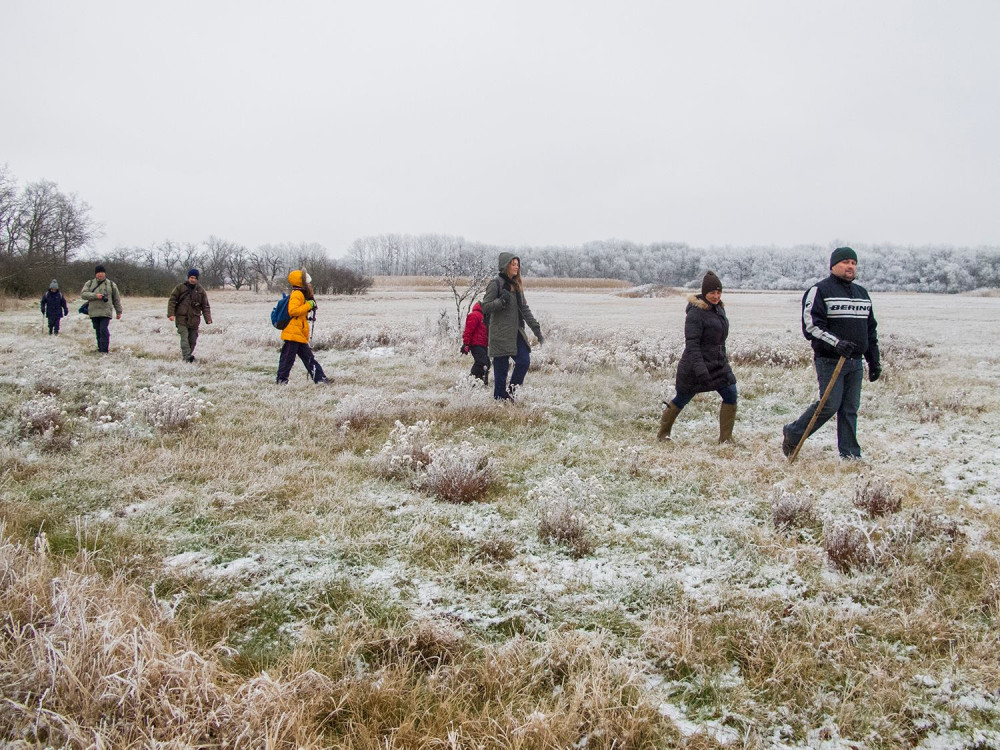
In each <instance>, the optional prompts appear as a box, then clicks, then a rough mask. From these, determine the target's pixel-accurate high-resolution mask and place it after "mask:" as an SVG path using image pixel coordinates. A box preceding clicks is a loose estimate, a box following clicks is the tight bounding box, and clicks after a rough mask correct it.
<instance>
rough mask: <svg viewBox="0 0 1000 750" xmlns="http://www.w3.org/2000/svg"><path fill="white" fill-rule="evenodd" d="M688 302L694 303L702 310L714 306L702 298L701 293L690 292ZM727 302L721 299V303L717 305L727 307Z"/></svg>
mask: <svg viewBox="0 0 1000 750" xmlns="http://www.w3.org/2000/svg"><path fill="white" fill-rule="evenodd" d="M688 304H689V305H694V306H695V307H698V308H700V309H702V310H710V309H711V308H712V305H711V303H709V302H706V301H705V300H703V299H702V298H701V295H700V294H690V295H688ZM725 306H726V305H725V303H724V302H723V301H722V300H721V299H720V300H719V304H718V305H716V307H725Z"/></svg>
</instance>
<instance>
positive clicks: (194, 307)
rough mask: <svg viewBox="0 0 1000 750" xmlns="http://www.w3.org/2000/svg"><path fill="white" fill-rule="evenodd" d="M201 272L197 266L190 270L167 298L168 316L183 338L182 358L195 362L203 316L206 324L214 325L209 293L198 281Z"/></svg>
mask: <svg viewBox="0 0 1000 750" xmlns="http://www.w3.org/2000/svg"><path fill="white" fill-rule="evenodd" d="M200 275H201V274H200V273H199V272H198V269H197V268H192V269H191V270H189V271H188V275H187V281H185V282H184V283H182V284H178V285H177V286H175V287H174V290H173V291H172V292H171V293H170V299H168V300H167V318H168V319H170V320H172V321H173V322H174V324H175V325H176V326H177V334H178V335H179V336H180V338H181V359H183V360H184V361H185V362H194V347H195V345H196V344H197V343H198V327H199V326H200V325H201V319H202V317H204V318H205V325H209V326H210V325H212V306H211V305H210V304H209V303H208V294H206V292H205V289H204V287H202V285H201V284H199V283H198V278H199V277H200Z"/></svg>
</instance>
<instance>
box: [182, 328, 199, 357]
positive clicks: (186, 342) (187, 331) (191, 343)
mask: <svg viewBox="0 0 1000 750" xmlns="http://www.w3.org/2000/svg"><path fill="white" fill-rule="evenodd" d="M177 334H178V335H179V336H180V337H181V359H191V355H193V354H194V347H195V345H196V344H197V343H198V327H197V326H195V327H194V328H188V327H187V326H184V325H181V324H180V323H178V324H177Z"/></svg>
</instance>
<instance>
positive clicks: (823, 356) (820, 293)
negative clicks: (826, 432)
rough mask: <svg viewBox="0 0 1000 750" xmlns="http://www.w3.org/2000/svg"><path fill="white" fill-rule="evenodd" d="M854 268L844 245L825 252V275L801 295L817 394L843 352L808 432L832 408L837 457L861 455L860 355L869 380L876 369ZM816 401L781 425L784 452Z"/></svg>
mask: <svg viewBox="0 0 1000 750" xmlns="http://www.w3.org/2000/svg"><path fill="white" fill-rule="evenodd" d="M857 268H858V255H857V253H855V252H854V250H852V249H851V248H849V247H838V248H837V249H836V250H834V251H833V254H832V255H831V256H830V275H829V276H828V277H827V278H825V279H824V280H823V281H821V282H819V283H818V284H815V285H814V286H812V287H810V288H809V290H808V291H806V293H805V295H803V297H802V335H803V336H805V337H806V338H807V339H808V340H809V342H810V343H811V344H812V348H813V363H814V364H815V366H816V375H817V378H818V380H819V392H820V396H821V397H822V394H823V392H824V391H825V390H826V387H827V385H828V384H829V383H830V380H831V378H832V377H833V372H834V370H835V369H836V367H837V362H838V361H839V359H840V358H841V357H844V365H843V367H842V368H841V370H840V374H839V375H838V376H837V380H836V382H835V384H834V386H833V389H832V390H831V391H830V396H829V398H828V399H827V401H826V403H825V404H824V405H823V409H822V411H820V413H819V415H818V417H817V418H816V423H815V424H814V425H813V429H812V431H811V432H810V434H812V433H813V432H815V431H816V430H818V429H819V428H820V427H822V426H823V425H824V424H825V423H826V421H827V420H828V419H830V417H832V416H833V415H834V414H836V415H837V450H838V451H839V452H840V457H841V458H847V459H857V458H861V446H860V445H858V434H857V433H858V407H859V406H860V405H861V381H862V379H863V377H864V367H863V366H862V364H861V360H862V358H864V359H865V360H866V361H867V362H868V379H869V380H870V381H872V382H874V381H876V380H878V379H879V377H881V375H882V361H881V357H880V356H879V350H878V334H877V331H876V328H877V325H876V323H875V313H874V311H873V310H872V301H871V298H870V297H869V296H868V292H867V291H866V290H865V289H864V287H862V286H861V285H859V284H855V283H854V279H855V277H856V276H857ZM817 406H819V401H818V400H817V401H815V402H814V403H813V405H812V406H810V407H809V408H808V409H806V410H805V411H804V412H802V415H801V416H800V417H799V418H798V419H796V420H795V421H794V422H792V423H791V424H786V425H785V426H784V428H783V429H782V442H781V451H782V453H784V454H785V455H786V456H790V455H791V454H792V453H793V452H794V451H795V447H796V446H797V445H798V444H799V442H800V441H801V440H802V436H803V435H804V434H805V431H806V428H807V427H808V426H809V421H810V420H811V419H812V416H813V414H814V413H815V411H816V407H817ZM807 437H808V436H807Z"/></svg>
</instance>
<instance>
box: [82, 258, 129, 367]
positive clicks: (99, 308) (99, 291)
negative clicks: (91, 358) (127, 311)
mask: <svg viewBox="0 0 1000 750" xmlns="http://www.w3.org/2000/svg"><path fill="white" fill-rule="evenodd" d="M80 296H81V297H82V298H83V299H85V300H86V301H87V315H89V316H90V322H91V324H92V325H93V326H94V333H95V335H96V336H97V351H99V352H100V353H101V354H107V353H108V352H109V351H110V350H111V333H110V331H109V330H108V324H109V323H111V312H112V309H113V310H114V312H115V318H116V319H117V320H121V317H122V297H121V294H120V293H119V292H118V285H117V284H116V283H115V282H113V281H112V280H111V279H109V278H108V276H107V272H106V271H105V269H104V266H95V267H94V278H92V279H91V280H90V281H88V282H87V283H86V284H84V285H83V291H81V292H80Z"/></svg>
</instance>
